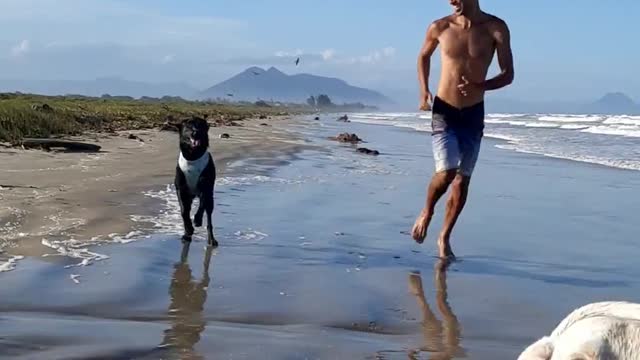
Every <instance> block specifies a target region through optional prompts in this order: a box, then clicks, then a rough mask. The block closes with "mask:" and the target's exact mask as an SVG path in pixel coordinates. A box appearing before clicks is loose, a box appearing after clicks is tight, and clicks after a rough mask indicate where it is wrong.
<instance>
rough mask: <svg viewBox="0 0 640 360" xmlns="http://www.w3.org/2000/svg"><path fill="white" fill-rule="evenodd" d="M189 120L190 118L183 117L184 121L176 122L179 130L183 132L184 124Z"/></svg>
mask: <svg viewBox="0 0 640 360" xmlns="http://www.w3.org/2000/svg"><path fill="white" fill-rule="evenodd" d="M187 121H189V120H188V119H183V120H182V121H180V122H179V123H177V124H176V127H177V128H178V132H179V133H181V132H182V129H184V124H185V123H186V122H187Z"/></svg>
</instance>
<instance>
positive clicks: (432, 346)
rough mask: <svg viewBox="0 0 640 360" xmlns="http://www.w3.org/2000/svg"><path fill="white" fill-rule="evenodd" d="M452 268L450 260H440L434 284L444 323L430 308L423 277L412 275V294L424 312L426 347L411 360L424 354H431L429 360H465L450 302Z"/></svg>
mask: <svg viewBox="0 0 640 360" xmlns="http://www.w3.org/2000/svg"><path fill="white" fill-rule="evenodd" d="M450 264H451V262H450V261H447V260H439V261H438V262H437V263H436V266H435V269H434V275H435V276H434V282H435V288H436V304H437V307H438V311H439V312H440V314H441V315H442V321H440V320H438V318H437V317H436V315H435V314H434V313H433V311H432V310H431V308H430V307H429V303H428V302H427V299H426V298H425V294H424V289H423V287H422V276H421V275H420V273H411V274H410V275H409V291H410V292H411V293H412V294H413V295H414V296H415V297H416V299H417V301H418V306H419V307H420V310H421V311H422V331H423V335H424V345H423V346H422V347H420V348H419V349H416V350H412V351H410V353H409V358H410V359H412V360H413V359H419V356H420V354H421V353H423V352H426V353H429V354H430V359H443V360H444V359H446V360H450V359H454V358H464V357H466V354H465V352H464V349H462V347H460V338H461V332H460V323H459V322H458V318H457V317H456V316H455V314H454V313H453V310H452V309H451V306H449V303H448V301H447V269H448V267H449V265H450Z"/></svg>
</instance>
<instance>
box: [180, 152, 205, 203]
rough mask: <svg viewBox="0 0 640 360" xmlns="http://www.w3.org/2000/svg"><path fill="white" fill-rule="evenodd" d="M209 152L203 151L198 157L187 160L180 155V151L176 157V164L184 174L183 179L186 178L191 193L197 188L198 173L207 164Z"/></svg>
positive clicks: (200, 172)
mask: <svg viewBox="0 0 640 360" xmlns="http://www.w3.org/2000/svg"><path fill="white" fill-rule="evenodd" d="M210 156H211V155H210V154H209V152H208V151H207V152H205V153H204V155H202V156H201V157H200V158H199V159H197V160H193V161H189V160H187V159H185V158H184V156H182V152H181V153H180V157H179V158H178V166H179V167H180V170H182V173H183V174H184V177H185V179H186V180H187V186H188V187H189V190H190V191H191V192H192V193H194V194H195V193H196V192H197V188H198V180H199V179H200V174H202V171H204V169H205V168H206V167H207V165H208V164H209V158H210Z"/></svg>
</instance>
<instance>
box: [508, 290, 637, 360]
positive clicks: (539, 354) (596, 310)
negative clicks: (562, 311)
mask: <svg viewBox="0 0 640 360" xmlns="http://www.w3.org/2000/svg"><path fill="white" fill-rule="evenodd" d="M632 359H633V360H635V359H640V304H636V303H630V302H623V301H609V302H598V303H593V304H589V305H585V306H583V307H581V308H578V309H576V310H574V311H573V312H572V313H571V314H569V316H567V317H566V318H564V320H562V322H561V323H560V324H559V325H558V326H557V327H556V328H555V330H553V332H552V333H551V335H549V336H545V337H543V338H541V339H540V340H538V341H536V342H535V343H533V344H532V345H530V346H529V347H527V348H526V349H525V350H524V351H523V352H522V354H520V356H519V357H518V360H632Z"/></svg>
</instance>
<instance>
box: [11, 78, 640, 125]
mask: <svg viewBox="0 0 640 360" xmlns="http://www.w3.org/2000/svg"><path fill="white" fill-rule="evenodd" d="M16 91H20V92H23V93H35V94H43V95H67V94H76V95H85V96H96V97H97V96H102V95H103V94H110V95H113V96H132V97H135V98H139V97H142V96H148V97H156V98H160V97H163V96H180V97H182V98H185V99H191V100H204V99H216V98H224V99H227V100H230V101H239V100H247V101H256V100H259V99H262V100H267V101H269V100H274V101H283V102H296V103H304V102H306V99H307V98H309V96H312V95H313V96H316V97H317V96H318V95H320V94H326V95H329V97H330V98H331V99H332V101H333V102H334V103H336V104H341V103H357V102H359V103H363V104H365V105H375V106H378V107H379V108H380V109H381V110H383V111H387V110H394V111H396V110H399V111H409V112H414V111H416V109H417V107H418V97H417V95H416V93H415V90H414V91H411V90H409V89H404V90H403V89H396V90H391V89H390V90H389V91H387V94H384V95H383V94H382V93H380V92H378V91H375V90H370V89H365V88H362V87H357V86H353V85H350V84H348V83H347V82H346V81H344V80H341V79H337V78H331V77H323V76H317V75H311V74H294V75H287V74H285V73H283V72H282V71H280V70H278V69H276V68H274V67H272V68H269V69H267V70H265V69H262V68H259V67H251V68H248V69H246V70H245V71H242V72H240V73H239V74H237V75H235V76H233V77H231V78H229V79H227V80H225V81H223V82H221V83H219V84H216V85H214V86H211V87H209V88H208V89H206V90H199V89H196V88H194V87H192V86H190V85H189V84H186V83H181V82H174V83H147V82H141V81H130V80H125V79H121V78H117V77H103V78H98V79H95V80H0V92H16ZM388 95H391V96H388ZM392 99H393V100H392ZM414 99H415V101H414ZM486 109H487V112H493V113H496V112H502V113H593V114H628V115H640V104H639V103H637V102H635V101H634V100H633V99H631V98H630V97H629V96H628V95H626V94H623V93H620V92H612V93H608V94H605V95H604V96H603V97H601V98H600V99H598V100H596V101H582V102H580V101H573V102H570V101H560V100H550V101H528V100H518V99H506V98H502V97H501V95H494V94H490V95H488V96H487V101H486Z"/></svg>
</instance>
